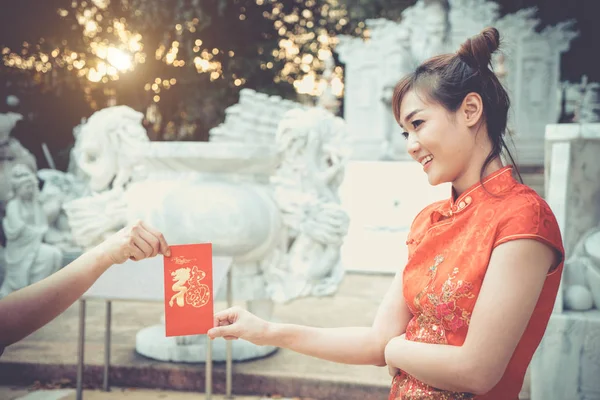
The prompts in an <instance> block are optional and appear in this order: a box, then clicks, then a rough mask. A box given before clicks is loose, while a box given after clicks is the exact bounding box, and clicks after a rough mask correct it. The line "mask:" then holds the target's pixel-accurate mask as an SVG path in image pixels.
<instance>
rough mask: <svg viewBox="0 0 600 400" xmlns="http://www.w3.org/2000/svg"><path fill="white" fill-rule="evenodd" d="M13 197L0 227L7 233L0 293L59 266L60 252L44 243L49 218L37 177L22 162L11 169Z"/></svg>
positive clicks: (52, 271) (3, 293)
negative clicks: (42, 200) (4, 268)
mask: <svg viewBox="0 0 600 400" xmlns="http://www.w3.org/2000/svg"><path fill="white" fill-rule="evenodd" d="M10 183H11V189H12V191H13V192H14V197H13V198H12V199H11V200H10V201H9V202H8V204H7V206H6V217H5V218H4V219H3V220H2V227H3V228H4V233H5V235H6V249H5V260H6V274H5V276H4V281H3V283H2V287H0V297H4V296H6V295H8V294H9V293H11V292H13V291H15V290H18V289H21V288H23V287H25V286H28V285H30V284H32V283H35V282H37V281H39V280H41V279H43V278H45V277H47V276H49V275H51V274H52V273H54V272H56V271H57V270H58V269H59V268H60V267H61V262H62V253H61V251H60V249H58V248H57V247H55V246H52V245H49V244H47V243H45V238H46V235H47V234H48V220H47V217H46V214H45V213H44V208H43V205H42V203H41V202H40V199H39V192H38V186H37V179H36V177H35V174H34V173H33V171H31V170H30V169H29V167H27V166H25V165H24V164H17V165H15V166H14V167H13V168H12V170H11V173H10Z"/></svg>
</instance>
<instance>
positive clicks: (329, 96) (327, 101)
mask: <svg viewBox="0 0 600 400" xmlns="http://www.w3.org/2000/svg"><path fill="white" fill-rule="evenodd" d="M324 63H325V69H324V71H323V81H324V82H325V87H324V89H323V93H321V95H320V96H319V98H318V99H317V106H319V107H322V108H324V109H326V110H329V111H330V112H331V113H333V114H337V113H338V111H339V109H340V100H339V99H338V98H337V96H336V95H335V93H333V88H332V86H331V85H332V82H333V78H334V70H335V61H334V60H333V56H332V55H331V54H330V55H328V56H327V57H326V58H325V61H324Z"/></svg>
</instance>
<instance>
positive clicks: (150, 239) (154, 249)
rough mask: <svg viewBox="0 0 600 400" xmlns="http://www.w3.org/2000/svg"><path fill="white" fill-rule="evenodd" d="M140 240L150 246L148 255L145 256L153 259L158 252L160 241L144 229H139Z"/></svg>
mask: <svg viewBox="0 0 600 400" xmlns="http://www.w3.org/2000/svg"><path fill="white" fill-rule="evenodd" d="M139 235H140V239H141V240H144V241H145V242H146V243H147V244H148V245H149V246H150V249H151V251H150V253H149V254H147V256H148V257H154V256H156V255H157V254H158V252H159V251H160V241H159V240H158V238H157V237H156V236H155V235H153V234H152V233H150V232H149V231H148V230H146V229H145V228H144V227H141V228H140V229H139Z"/></svg>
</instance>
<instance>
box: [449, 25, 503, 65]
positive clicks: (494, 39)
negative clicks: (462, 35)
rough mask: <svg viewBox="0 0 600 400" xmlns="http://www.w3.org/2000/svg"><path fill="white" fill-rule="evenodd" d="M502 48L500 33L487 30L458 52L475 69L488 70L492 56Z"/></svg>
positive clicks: (492, 29) (470, 40)
mask: <svg viewBox="0 0 600 400" xmlns="http://www.w3.org/2000/svg"><path fill="white" fill-rule="evenodd" d="M499 46H500V32H498V30H497V29H496V28H492V27H490V28H485V29H484V30H482V31H481V32H480V33H479V34H478V35H475V36H472V37H470V38H469V39H467V40H466V41H465V42H464V43H463V44H462V45H461V46H460V49H459V50H458V53H457V54H458V56H459V57H460V58H461V59H462V60H463V61H464V62H466V63H467V64H469V65H470V66H471V67H473V68H477V69H478V70H480V71H485V70H487V69H488V65H489V64H490V61H491V59H492V54H494V52H495V51H496V50H498V47H499Z"/></svg>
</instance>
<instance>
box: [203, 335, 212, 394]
mask: <svg viewBox="0 0 600 400" xmlns="http://www.w3.org/2000/svg"><path fill="white" fill-rule="evenodd" d="M204 386H206V387H205V389H204V391H205V393H206V400H210V399H211V398H212V340H210V338H209V337H208V336H206V377H205V385H204Z"/></svg>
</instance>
